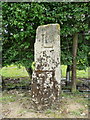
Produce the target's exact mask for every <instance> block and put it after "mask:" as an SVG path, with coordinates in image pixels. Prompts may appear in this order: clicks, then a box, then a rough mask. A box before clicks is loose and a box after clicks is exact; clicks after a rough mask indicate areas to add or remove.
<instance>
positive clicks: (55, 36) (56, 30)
mask: <svg viewBox="0 0 90 120" xmlns="http://www.w3.org/2000/svg"><path fill="white" fill-rule="evenodd" d="M34 48H35V49H34V51H35V70H34V71H33V75H32V100H33V102H34V103H35V105H36V106H37V107H40V108H42V107H46V106H48V107H50V106H51V105H52V104H54V103H55V102H57V101H58V100H59V96H60V82H61V73H60V26H59V24H48V25H43V26H39V27H38V28H37V31H36V42H35V46H34Z"/></svg>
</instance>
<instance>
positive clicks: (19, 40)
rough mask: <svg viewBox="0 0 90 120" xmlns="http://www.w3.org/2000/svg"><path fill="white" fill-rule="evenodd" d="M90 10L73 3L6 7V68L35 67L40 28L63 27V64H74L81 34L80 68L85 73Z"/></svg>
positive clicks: (4, 51)
mask: <svg viewBox="0 0 90 120" xmlns="http://www.w3.org/2000/svg"><path fill="white" fill-rule="evenodd" d="M89 6H90V4H89V3H70V2H69V3H63V2H50V3H45V2H43V3H34V2H31V3H23V2H22V3H3V4H2V15H3V36H4V38H3V66H5V65H10V64H12V63H15V64H22V65H24V66H25V67H28V68H29V67H31V65H32V62H33V61H34V59H33V54H34V42H35V34H36V33H35V32H36V29H37V27H38V26H39V25H43V24H50V23H59V24H60V27H61V31H60V32H61V33H60V35H61V50H62V51H61V62H62V64H64V65H71V64H72V37H73V35H74V33H76V32H78V33H79V41H78V56H77V61H78V62H77V64H78V68H79V69H85V68H86V66H88V58H87V55H89V46H88V43H89V41H90V39H89V38H90V36H85V35H84V34H85V33H86V32H88V31H89V30H88V19H89V12H88V8H89ZM86 43H87V44H86Z"/></svg>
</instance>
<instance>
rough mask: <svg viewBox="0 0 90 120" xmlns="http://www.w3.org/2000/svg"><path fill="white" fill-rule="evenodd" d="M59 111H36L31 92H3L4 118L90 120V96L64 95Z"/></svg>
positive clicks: (79, 94)
mask: <svg viewBox="0 0 90 120" xmlns="http://www.w3.org/2000/svg"><path fill="white" fill-rule="evenodd" d="M60 96H61V97H60V98H61V100H60V105H59V107H58V109H57V110H53V109H47V110H44V111H36V110H34V109H33V106H32V99H31V97H30V90H16V89H14V90H9V91H6V90H5V91H3V93H2V98H0V102H1V101H2V109H1V107H0V111H2V115H3V117H4V118H88V96H87V94H84V93H75V94H71V93H62V94H61V95H60Z"/></svg>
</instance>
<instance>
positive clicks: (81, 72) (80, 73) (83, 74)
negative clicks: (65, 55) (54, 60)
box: [61, 65, 88, 78]
mask: <svg viewBox="0 0 90 120" xmlns="http://www.w3.org/2000/svg"><path fill="white" fill-rule="evenodd" d="M66 68H67V66H66V65H62V66H61V70H62V77H66ZM76 74H77V78H88V68H87V69H86V70H77V71H76Z"/></svg>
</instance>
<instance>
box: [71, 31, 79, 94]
mask: <svg viewBox="0 0 90 120" xmlns="http://www.w3.org/2000/svg"><path fill="white" fill-rule="evenodd" d="M77 45H78V33H75V34H74V36H73V53H72V55H73V60H72V92H75V91H76V56H77Z"/></svg>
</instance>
